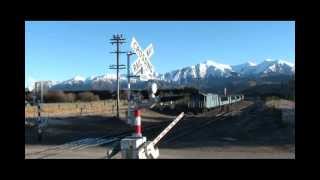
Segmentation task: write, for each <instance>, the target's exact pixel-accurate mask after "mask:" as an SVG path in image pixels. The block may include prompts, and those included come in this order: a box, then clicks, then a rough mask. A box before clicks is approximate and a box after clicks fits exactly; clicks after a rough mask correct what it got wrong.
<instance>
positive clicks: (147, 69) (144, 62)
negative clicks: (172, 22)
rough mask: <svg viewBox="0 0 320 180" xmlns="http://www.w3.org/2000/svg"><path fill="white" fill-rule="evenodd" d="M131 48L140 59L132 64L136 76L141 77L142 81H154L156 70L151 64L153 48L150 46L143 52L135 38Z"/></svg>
mask: <svg viewBox="0 0 320 180" xmlns="http://www.w3.org/2000/svg"><path fill="white" fill-rule="evenodd" d="M131 48H132V49H133V51H134V52H135V53H136V55H137V56H138V59H137V60H136V61H135V62H134V63H133V64H132V70H133V73H134V74H135V75H140V78H141V79H144V80H148V79H153V75H154V68H153V66H152V64H151V62H150V57H151V56H152V54H153V46H152V44H150V45H149V46H148V47H147V48H146V49H145V50H144V51H142V49H141V47H140V46H139V44H138V42H137V40H136V39H135V38H134V37H133V38H132V42H131Z"/></svg>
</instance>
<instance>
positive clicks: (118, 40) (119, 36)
mask: <svg viewBox="0 0 320 180" xmlns="http://www.w3.org/2000/svg"><path fill="white" fill-rule="evenodd" d="M110 43H111V44H112V45H113V44H116V45H117V49H116V51H113V52H111V53H116V54H117V64H116V65H110V67H109V69H116V70H117V118H118V119H119V101H120V97H119V93H120V82H119V70H120V69H125V65H119V55H120V53H126V52H122V51H120V47H119V46H120V44H123V43H125V38H123V35H122V34H116V35H113V37H112V39H110Z"/></svg>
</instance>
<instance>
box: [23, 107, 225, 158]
mask: <svg viewBox="0 0 320 180" xmlns="http://www.w3.org/2000/svg"><path fill="white" fill-rule="evenodd" d="M227 114H228V112H223V113H220V114H217V115H216V116H215V118H214V119H211V118H210V119H208V120H205V121H202V122H199V123H196V125H195V123H194V122H192V123H190V122H185V123H184V124H183V125H182V126H180V127H179V128H177V129H175V130H174V131H173V132H172V133H171V134H170V135H169V138H165V139H164V140H163V141H162V143H165V144H167V143H170V142H172V141H174V140H176V139H179V138H181V137H185V136H186V135H189V134H192V133H193V132H195V131H198V130H200V129H202V128H204V127H206V126H208V125H209V124H211V123H213V122H216V121H218V120H222V119H225V118H226V117H225V115H227ZM192 117H193V116H192V115H191V116H190V115H186V116H185V118H192ZM188 120H189V121H192V119H188ZM169 123H170V122H169V121H165V122H161V123H159V124H156V125H150V126H148V127H144V133H146V134H148V133H149V132H153V131H154V130H155V129H163V128H165V127H166V126H167V125H168V124H169ZM132 133H133V131H132V130H130V131H123V132H121V133H117V134H111V135H104V136H100V137H96V138H88V137H84V136H83V137H81V138H78V139H76V140H74V141H71V142H67V143H65V144H62V145H58V146H55V147H50V148H47V149H44V150H41V151H37V152H31V153H27V154H26V157H28V158H36V159H43V158H49V157H53V156H57V155H61V154H63V153H66V152H76V151H80V150H84V149H87V148H90V147H95V146H102V145H107V144H110V143H113V142H116V141H120V140H121V139H122V138H124V137H126V136H129V135H131V134H132Z"/></svg>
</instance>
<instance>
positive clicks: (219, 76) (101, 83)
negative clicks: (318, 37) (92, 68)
mask: <svg viewBox="0 0 320 180" xmlns="http://www.w3.org/2000/svg"><path fill="white" fill-rule="evenodd" d="M294 73H295V65H294V64H292V63H290V62H287V61H283V60H270V59H267V60H265V61H263V62H261V63H259V64H255V63H252V62H246V63H243V64H239V65H228V64H221V63H218V62H216V61H212V60H207V61H204V62H202V63H199V64H196V65H192V66H188V67H184V68H181V69H177V70H174V71H170V72H167V73H164V74H156V75H155V77H156V79H155V81H157V82H159V83H160V84H162V85H163V86H174V87H176V86H188V85H195V84H198V86H199V83H200V84H201V85H200V88H204V89H207V88H211V87H213V86H215V87H218V86H219V85H225V84H228V83H229V84H230V83H233V84H237V82H238V83H241V82H244V83H247V82H248V81H250V80H252V79H254V80H259V79H266V78H267V79H268V78H269V79H270V78H271V79H272V78H273V79H275V80H274V81H273V82H276V81H281V80H282V79H283V78H280V79H279V78H274V77H290V76H292V75H294ZM48 82H51V83H50V85H49V87H50V89H52V90H69V91H72V90H74V91H76V90H111V91H114V90H116V75H114V74H106V75H101V76H91V77H87V78H84V77H81V76H75V77H73V78H71V79H68V80H66V81H62V82H56V81H48ZM144 84H145V82H143V81H139V80H137V81H134V82H133V83H132V87H133V88H143V87H144ZM126 86H127V78H126V74H121V75H120V87H121V88H126Z"/></svg>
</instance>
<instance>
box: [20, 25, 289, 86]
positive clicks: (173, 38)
mask: <svg viewBox="0 0 320 180" xmlns="http://www.w3.org/2000/svg"><path fill="white" fill-rule="evenodd" d="M115 33H122V34H124V36H125V37H126V38H127V41H128V43H126V44H125V45H123V46H122V48H121V49H122V50H129V48H130V47H129V46H130V42H131V39H132V37H133V36H134V37H135V38H136V39H137V40H138V42H139V44H140V46H141V47H142V48H143V49H144V48H146V47H147V46H148V45H149V44H150V43H152V44H153V46H154V54H153V56H152V58H151V62H152V64H153V65H154V67H155V70H156V72H158V73H164V72H168V71H171V70H175V69H178V68H182V67H185V66H190V65H194V64H197V63H200V62H203V61H205V60H214V61H216V62H219V63H223V64H230V65H234V64H240V63H244V62H247V61H252V62H256V63H259V62H261V61H263V60H265V59H283V60H287V61H289V62H292V63H294V59H295V22H294V21H26V22H25V76H26V81H29V80H59V81H61V80H67V79H70V78H72V77H74V76H76V75H81V76H83V77H88V76H92V75H103V74H105V73H114V72H115V71H114V70H109V69H108V67H109V65H110V64H114V63H115V55H114V54H110V53H109V52H110V51H113V50H114V49H115V46H112V45H111V44H110V43H109V39H110V38H111V37H112V35H113V34H115ZM135 59H136V56H134V58H133V59H132V61H133V60H135ZM120 61H121V63H123V64H126V56H125V55H121V58H120ZM122 72H123V73H125V72H126V71H125V70H123V71H122Z"/></svg>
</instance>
